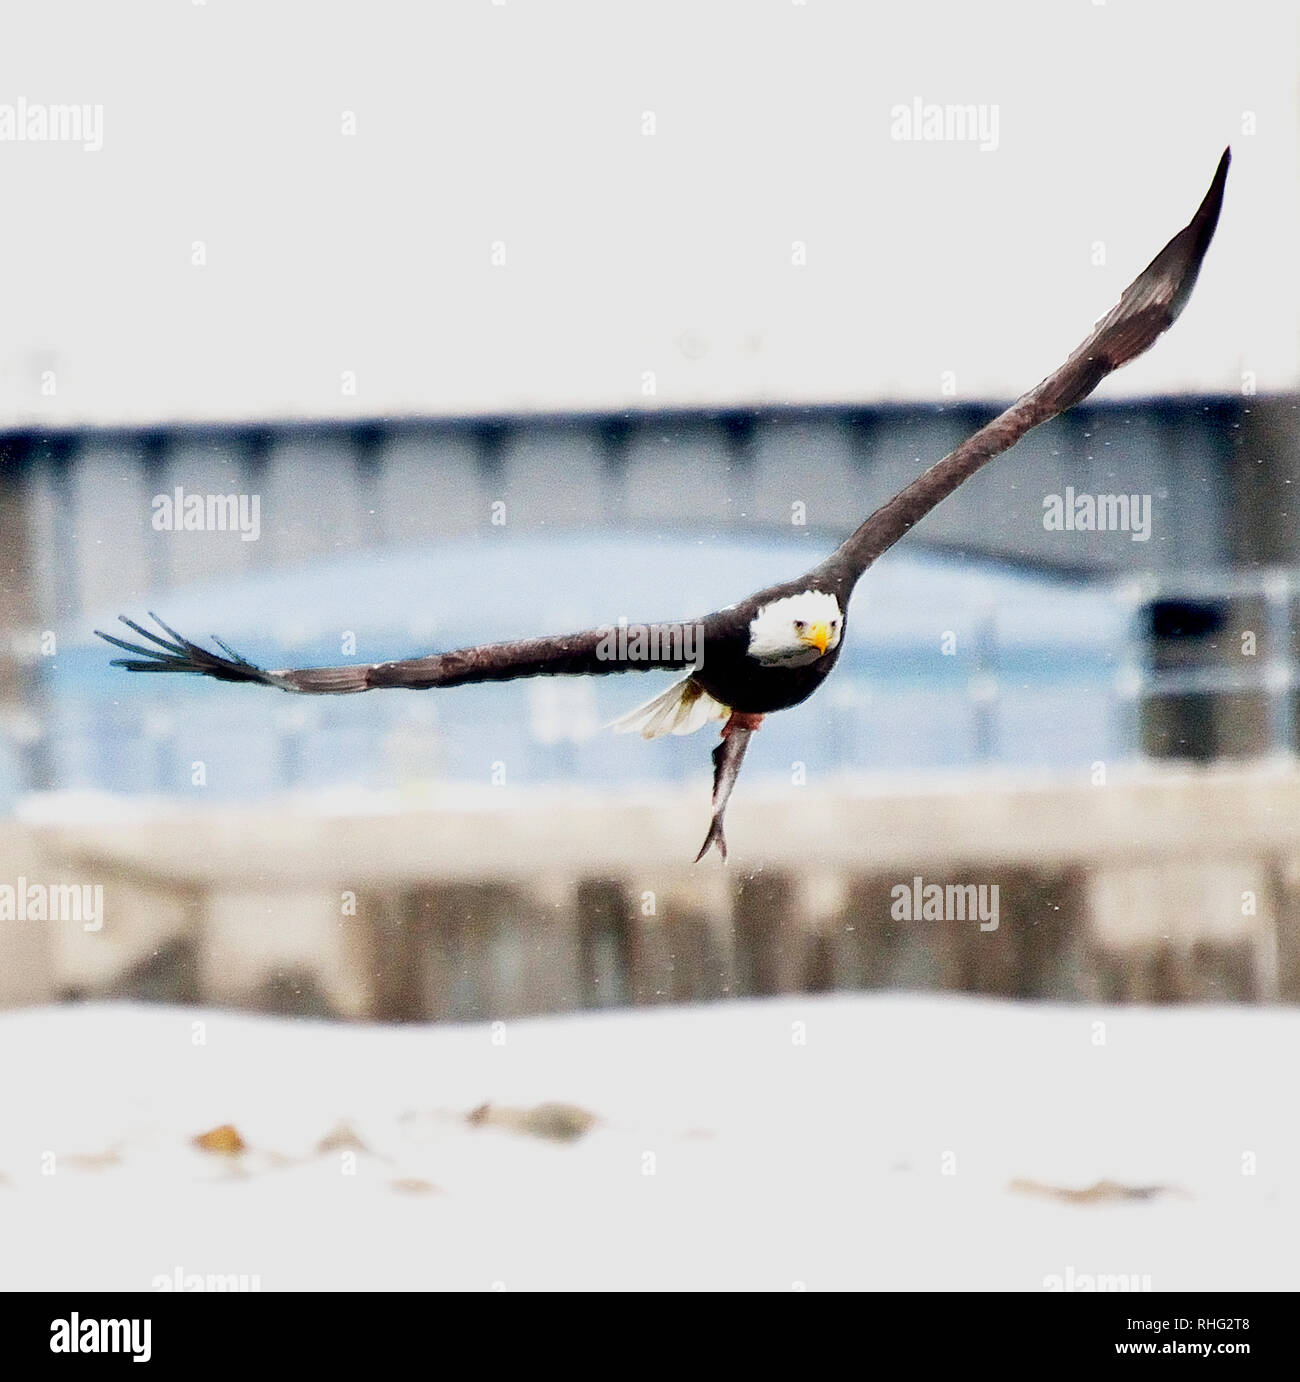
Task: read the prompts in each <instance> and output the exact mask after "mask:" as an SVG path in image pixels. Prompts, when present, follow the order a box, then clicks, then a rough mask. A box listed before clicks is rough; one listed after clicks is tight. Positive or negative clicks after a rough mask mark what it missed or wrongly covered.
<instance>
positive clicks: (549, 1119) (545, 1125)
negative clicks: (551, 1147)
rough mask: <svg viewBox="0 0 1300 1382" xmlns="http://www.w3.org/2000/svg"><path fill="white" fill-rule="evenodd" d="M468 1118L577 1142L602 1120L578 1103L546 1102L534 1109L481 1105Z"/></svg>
mask: <svg viewBox="0 0 1300 1382" xmlns="http://www.w3.org/2000/svg"><path fill="white" fill-rule="evenodd" d="M467 1121H468V1122H469V1123H470V1125H471V1126H472V1127H476V1128H482V1127H493V1128H505V1129H507V1130H508V1131H510V1132H522V1133H527V1134H528V1135H529V1136H530V1137H545V1138H547V1139H549V1140H550V1141H552V1142H576V1141H577V1140H578V1139H579V1138H580V1137H583V1136H585V1135H586V1134H587V1133H589V1132H590V1131H591V1130H592V1128H594V1127H595V1126H596V1124H597V1123H598V1122H599V1121H600V1120H599V1119H598V1118H597V1117H596V1115H595V1114H594V1113H588V1112H587V1110H586V1109H585V1108H579V1107H578V1106H577V1105H576V1104H560V1103H546V1104H537V1105H535V1106H534V1107H533V1108H498V1107H496V1106H495V1105H493V1104H480V1105H479V1106H478V1108H476V1109H475V1110H474V1111H473V1113H471V1114H469V1115H468V1118H467Z"/></svg>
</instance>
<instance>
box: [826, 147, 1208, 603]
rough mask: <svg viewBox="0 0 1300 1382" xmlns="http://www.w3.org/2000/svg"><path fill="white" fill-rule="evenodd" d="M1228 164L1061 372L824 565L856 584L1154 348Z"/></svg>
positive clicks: (1190, 281) (1183, 293)
mask: <svg viewBox="0 0 1300 1382" xmlns="http://www.w3.org/2000/svg"><path fill="white" fill-rule="evenodd" d="M1230 161H1231V152H1230V151H1229V150H1227V149H1225V150H1224V151H1223V157H1222V158H1221V159H1220V160H1219V166H1218V169H1217V170H1216V172H1215V174H1214V181H1213V182H1212V183H1211V184H1210V190H1209V191H1208V192H1207V193H1206V194H1205V197H1204V198H1203V199H1202V201H1201V205H1200V207H1199V208H1198V209H1197V212H1196V215H1195V216H1193V217H1192V219H1191V221H1190V222H1189V224H1188V225H1187V226H1186V227H1184V229H1182V230H1180V231H1179V232H1178V234H1177V235H1175V236H1174V238H1173V239H1172V240H1170V242H1169V243H1168V244H1167V245H1166V246H1165V247H1164V249H1162V250H1161V251H1160V253H1159V254H1157V255H1156V257H1155V258H1154V259H1153V260H1152V261H1151V262H1150V264H1148V265H1147V267H1146V268H1145V269H1144V270H1143V271H1142V272H1141V273H1140V274H1139V275H1138V277H1137V278H1136V279H1135V280H1134V281H1133V282H1132V283H1131V284H1130V285H1129V286H1128V287H1127V288H1126V289H1125V290H1124V292H1123V294H1122V295H1121V297H1120V300H1119V302H1118V303H1116V305H1115V306H1114V307H1113V308H1112V309H1111V310H1110V311H1109V312H1108V313H1107V314H1106V315H1105V316H1104V317H1102V319H1101V320H1100V321H1099V322H1098V323H1097V325H1096V326H1095V327H1094V328H1093V330H1092V333H1091V334H1090V335H1089V336H1088V338H1087V340H1085V341H1084V342H1083V344H1082V345H1080V346H1079V347H1078V348H1077V349H1076V350H1075V351H1074V352H1073V353H1072V354H1071V355H1070V357H1069V359H1068V360H1066V362H1065V364H1063V365H1062V366H1061V368H1060V369H1058V370H1057V371H1056V372H1055V373H1053V374H1050V375H1048V377H1047V378H1046V379H1044V380H1043V381H1042V383H1041V384H1039V385H1037V387H1035V388H1033V389H1031V390H1030V391H1029V392H1028V393H1027V394H1024V395H1023V396H1022V397H1021V398H1019V399H1017V400H1016V402H1015V403H1013V404H1012V405H1011V407H1009V408H1008V409H1007V410H1006V411H1005V412H1004V413H1002V414H1000V415H999V416H998V417H996V418H994V419H993V421H992V422H990V423H988V424H987V426H984V427H981V428H980V430H979V431H978V432H976V433H975V435H974V436H972V437H970V438H968V439H967V440H966V441H964V442H963V443H962V444H961V445H960V446H959V447H958V448H957V449H956V450H955V451H953V452H951V453H950V454H949V455H947V456H945V457H944V458H943V460H941V461H938V462H936V463H935V464H934V465H932V466H931V467H930V469H929V470H927V471H926V472H925V473H924V474H923V475H921V476H920V477H919V478H918V479H916V480H913V482H912V483H911V484H910V485H908V486H907V487H906V488H905V489H903V490H901V491H900V492H899V493H898V494H896V495H895V496H894V498H893V499H891V500H890V501H889V502H888V503H887V504H885V505H884V506H883V507H881V508H879V509H877V510H876V512H875V513H873V514H872V515H871V517H870V518H868V519H867V521H866V522H865V523H863V524H862V526H861V527H860V528H858V529H857V531H856V532H854V533H853V535H852V536H851V537H850V538H849V539H848V540H847V541H846V542H845V543H844V544H843V545H842V546H841V547H840V548H839V549H838V550H837V551H836V552H834V553H833V554H832V555H831V556H830V557H828V558H827V560H826V561H825V562H824V563H823V564H822V566H821V567H820V568H818V569H819V570H822V571H826V572H828V573H832V574H834V575H835V576H836V577H837V578H838V579H839V580H841V581H843V582H846V583H848V584H850V585H851V583H852V582H853V581H855V580H856V579H857V577H858V576H860V575H861V574H862V572H863V571H865V570H866V568H867V567H868V566H870V565H871V563H872V562H873V561H875V560H876V558H877V557H878V556H880V554H881V553H882V552H885V551H887V550H888V549H889V548H890V547H892V546H893V545H894V543H896V542H897V541H898V540H899V538H901V537H902V536H903V535H904V534H905V533H906V532H908V531H909V529H911V528H912V527H913V526H915V524H916V523H918V522H919V521H920V520H921V519H922V518H924V517H925V515H926V514H927V513H929V512H930V510H931V509H932V508H934V506H935V505H936V504H938V503H939V502H940V500H942V499H945V498H947V496H948V495H950V494H951V493H952V492H953V490H955V489H956V488H957V487H958V486H959V485H960V484H961V483H962V482H963V481H964V480H966V479H968V478H969V477H970V476H971V475H973V474H974V473H975V472H976V471H977V470H979V469H980V467H981V466H983V465H986V464H987V463H988V462H989V461H991V460H992V459H993V458H994V457H995V456H998V455H1000V454H1001V453H1002V452H1003V451H1005V450H1007V448H1008V447H1010V446H1014V445H1015V443H1016V442H1018V441H1019V440H1020V438H1021V437H1023V436H1024V435H1025V433H1026V432H1028V431H1029V430H1030V428H1032V427H1037V426H1038V425H1039V423H1041V422H1046V421H1047V420H1048V419H1049V418H1054V417H1056V416H1057V415H1058V414H1060V413H1063V412H1065V410H1066V409H1067V408H1072V407H1073V406H1074V405H1075V404H1076V403H1078V402H1080V401H1081V400H1083V399H1085V398H1087V396H1088V395H1089V394H1090V393H1091V392H1092V391H1093V390H1094V389H1095V388H1096V387H1097V385H1098V384H1100V383H1101V381H1102V380H1103V379H1105V377H1106V376H1107V375H1108V374H1110V373H1111V371H1112V370H1116V369H1118V368H1119V367H1120V366H1121V365H1124V364H1127V363H1128V361H1130V360H1132V359H1133V358H1134V357H1135V356H1138V355H1141V354H1142V352H1143V351H1144V350H1147V349H1148V348H1149V347H1150V346H1151V345H1153V344H1154V343H1155V341H1156V339H1157V338H1158V337H1159V336H1160V335H1161V333H1162V332H1164V331H1167V330H1168V329H1169V327H1171V326H1172V325H1173V324H1174V321H1175V320H1176V319H1177V317H1178V314H1179V313H1180V312H1181V311H1182V310H1183V307H1184V306H1185V305H1186V303H1187V299H1188V297H1189V296H1190V295H1191V291H1192V288H1193V286H1194V285H1195V283H1196V277H1197V275H1198V274H1199V273H1200V269H1201V262H1202V260H1203V259H1204V258H1205V251H1206V250H1207V249H1208V248H1209V245H1210V241H1211V240H1212V239H1213V238H1214V230H1215V227H1216V226H1217V225H1218V223H1219V210H1220V208H1221V207H1222V205H1223V188H1224V183H1225V182H1226V180H1227V176H1228V164H1229V162H1230Z"/></svg>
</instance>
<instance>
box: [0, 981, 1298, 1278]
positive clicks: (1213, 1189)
mask: <svg viewBox="0 0 1300 1382" xmlns="http://www.w3.org/2000/svg"><path fill="white" fill-rule="evenodd" d="M1298 1055H1300V1013H1295V1012H1290V1011H1285V1010H1278V1009H1240V1008H1237V1009H1226V1008H1183V1009H1176V1010H1175V1009H1164V1010H1159V1011H1156V1010H1149V1009H1134V1008H1124V1009H1121V1008H1090V1007H1082V1006H1031V1005H1024V1004H1010V1003H995V1002H986V1001H978V1000H968V999H960V998H933V997H919V996H902V995H889V996H853V997H840V996H835V997H818V998H783V999H776V1000H767V1001H753V1002H733V1003H728V1004H722V1005H716V1006H701V1007H690V1008H656V1009H653V1010H645V1009H642V1010H638V1011H631V1012H620V1013H611V1014H601V1015H585V1014H584V1015H581V1016H572V1017H564V1018H548V1019H538V1020H530V1021H525V1022H511V1023H508V1024H504V1025H502V1026H498V1027H493V1026H492V1025H491V1024H482V1025H473V1026H454V1027H450V1026H443V1027H403V1028H394V1027H389V1028H380V1027H361V1026H341V1025H327V1024H317V1023H310V1022H301V1021H285V1020H280V1019H274V1018H265V1017H250V1016H241V1015H233V1014H229V1013H225V1012H216V1011H202V1010H192V1009H181V1008H161V1007H152V1008H146V1007H139V1006H118V1005H99V1006H86V1007H69V1008H57V1009H56V1008H50V1009H39V1010H28V1011H15V1012H9V1013H5V1014H0V1062H2V1064H0V1235H2V1237H3V1243H4V1251H3V1252H0V1287H3V1288H6V1289H12V1288H20V1289H21V1288H29V1287H47V1288H70V1287H78V1288H84V1287H113V1288H126V1289H133V1288H140V1289H149V1288H150V1287H151V1286H152V1285H154V1283H155V1280H156V1278H159V1277H167V1278H170V1279H171V1280H173V1281H175V1280H176V1279H177V1278H178V1276H179V1277H181V1278H184V1277H187V1276H206V1275H207V1274H214V1275H217V1276H225V1275H228V1274H229V1275H236V1276H237V1275H242V1276H245V1277H247V1278H250V1281H251V1279H252V1278H257V1284H258V1285H259V1287H260V1289H262V1290H276V1289H286V1288H342V1289H355V1288H373V1287H385V1288H430V1287H458V1288H469V1289H492V1288H493V1287H494V1286H495V1287H496V1288H497V1289H506V1290H516V1289H528V1288H539V1287H553V1288H577V1287H588V1288H625V1287H651V1288H669V1289H696V1288H715V1287H733V1288H771V1289H778V1290H789V1289H791V1288H797V1286H798V1285H799V1284H802V1285H803V1286H806V1288H807V1289H809V1290H817V1289H835V1288H892V1287H899V1288H953V1287H961V1288H973V1289H1023V1290H1042V1289H1044V1286H1045V1283H1047V1282H1049V1281H1050V1280H1051V1279H1053V1278H1057V1279H1059V1283H1073V1284H1075V1285H1076V1286H1078V1285H1079V1284H1080V1283H1081V1282H1084V1281H1086V1280H1087V1279H1088V1278H1092V1277H1096V1276H1105V1277H1114V1278H1123V1279H1124V1281H1125V1282H1129V1281H1130V1278H1131V1279H1132V1280H1131V1283H1130V1284H1132V1285H1134V1286H1138V1287H1141V1286H1143V1285H1145V1284H1147V1282H1146V1278H1149V1285H1150V1287H1151V1288H1153V1289H1155V1290H1174V1289H1188V1288H1226V1287H1243V1288H1289V1289H1293V1290H1294V1289H1296V1288H1297V1287H1300V1265H1297V1257H1298V1254H1297V1251H1296V1248H1295V1244H1296V1242H1297V1241H1298V1240H1300V1232H1298V1230H1300V1194H1298V1188H1297V1182H1298V1180H1300V1116H1298V1115H1297V1112H1296V1100H1295V1095H1294V1090H1295V1078H1294V1072H1295V1069H1296V1066H1297V1056H1298ZM557 1101H559V1102H563V1103H564V1104H568V1105H572V1106H574V1109H575V1110H583V1111H585V1112H586V1113H587V1114H590V1115H593V1116H594V1118H595V1120H596V1121H595V1122H594V1123H593V1124H592V1126H591V1127H590V1128H589V1129H588V1130H587V1131H585V1132H584V1131H582V1125H583V1119H582V1117H581V1116H580V1115H579V1114H578V1113H577V1112H576V1111H571V1112H567V1113H566V1112H564V1111H560V1112H558V1113H556V1112H554V1111H552V1112H551V1113H549V1114H545V1115H542V1116H540V1117H537V1116H530V1115H529V1114H528V1113H527V1112H526V1111H527V1110H531V1109H534V1108H535V1107H536V1106H537V1105H539V1104H543V1103H554V1102H557ZM485 1103H486V1104H488V1105H489V1106H490V1107H489V1109H488V1111H487V1112H486V1113H484V1112H482V1106H483V1105H484V1104H485ZM476 1109H478V1110H480V1113H479V1115H478V1118H477V1119H476V1120H471V1119H470V1118H469V1116H468V1115H470V1114H471V1113H472V1112H473V1111H474V1110H476ZM227 1123H228V1124H232V1125H233V1126H234V1128H235V1129H236V1130H237V1132H238V1134H239V1137H240V1138H241V1139H242V1140H243V1142H244V1143H246V1144H247V1150H246V1151H245V1152H243V1153H240V1154H237V1155H221V1154H219V1153H216V1152H212V1151H205V1150H203V1149H201V1148H200V1147H198V1146H196V1145H195V1144H194V1141H193V1139H194V1138H195V1137H196V1136H197V1135H200V1134H203V1133H206V1132H208V1131H209V1130H211V1129H213V1128H215V1127H217V1126H218V1125H222V1124H227ZM557 1125H558V1127H557ZM557 1130H558V1131H566V1130H567V1131H570V1132H571V1133H573V1134H574V1136H572V1137H570V1138H569V1140H562V1139H560V1138H557V1137H554V1136H544V1135H538V1133H539V1132H541V1133H546V1132H555V1131H557ZM51 1154H52V1156H51ZM1103 1181H1108V1182H1113V1183H1114V1184H1115V1186H1116V1187H1120V1186H1122V1187H1129V1188H1131V1189H1133V1190H1140V1191H1142V1192H1144V1193H1143V1195H1142V1196H1141V1197H1130V1198H1125V1197H1124V1195H1123V1193H1122V1192H1121V1191H1119V1190H1118V1189H1116V1190H1113V1191H1106V1190H1103V1191H1101V1192H1098V1193H1097V1195H1096V1197H1095V1199H1093V1200H1089V1201H1085V1202H1072V1201H1070V1200H1069V1199H1063V1198H1060V1197H1058V1196H1057V1195H1055V1194H1054V1193H1052V1192H1053V1190H1054V1189H1055V1188H1062V1189H1069V1188H1071V1187H1073V1188H1076V1189H1083V1188H1086V1187H1089V1186H1092V1185H1095V1184H1096V1183H1098V1182H1103ZM1017 1183H1019V1184H1017ZM1146 1192H1150V1193H1146ZM1053 1284H1058V1283H1053Z"/></svg>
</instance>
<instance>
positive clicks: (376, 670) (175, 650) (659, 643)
mask: <svg viewBox="0 0 1300 1382" xmlns="http://www.w3.org/2000/svg"><path fill="white" fill-rule="evenodd" d="M120 617H121V619H122V623H124V624H125V625H126V626H127V627H128V628H129V629H132V630H133V631H134V632H135V633H137V634H138V635H139V636H140V637H141V638H144V639H147V640H148V644H152V645H153V646H148V644H139V643H128V642H126V641H125V640H124V639H121V638H115V637H113V636H112V635H111V634H106V633H99V630H98V629H97V630H96V633H97V634H99V637H100V638H102V639H104V641H105V642H107V643H111V644H113V646H114V647H117V648H121V649H122V650H123V651H124V652H127V653H130V654H131V657H129V658H116V659H114V662H113V665H114V666H115V667H125V668H126V670H127V671H128V672H182V673H186V672H187V673H194V674H198V675H201V676H208V677H215V678H216V679H217V680H218V681H244V682H256V683H259V684H260V685H263V686H278V687H279V688H280V689H281V690H282V691H300V692H305V693H308V694H314V695H347V694H349V693H352V692H357V691H373V690H376V689H377V688H380V687H406V688H408V689H410V690H414V691H423V690H429V689H430V688H432V687H442V686H463V685H465V684H467V683H471V682H483V681H512V680H514V679H515V678H516V677H537V676H598V675H602V674H609V673H614V672H629V671H640V672H648V671H654V670H657V669H660V670H661V669H664V668H668V669H680V668H685V667H688V666H691V665H692V663H693V659H690V658H687V657H686V656H685V654H684V652H683V653H681V655H678V652H679V650H680V644H681V640H680V637H677V638H676V639H674V633H675V632H676V631H677V630H678V629H679V627H680V626H675V625H650V626H648V627H647V638H646V641H645V645H643V648H642V650H641V651H640V652H638V655H637V656H636V657H635V658H634V659H629V658H628V657H623V658H622V659H620V657H619V650H620V644H619V641H618V639H617V638H616V637H613V636H612V635H613V631H612V630H611V629H609V628H600V629H588V630H586V631H585V632H583V633H572V634H559V635H557V636H555V637H551V638H525V639H520V640H519V641H518V642H514V643H485V644H482V645H480V646H478V647H474V648H458V649H456V650H455V651H454V652H446V653H434V654H433V655H432V656H430V657H418V658H407V659H404V660H403V661H400V662H374V663H369V664H363V663H358V664H356V665H353V666H345V667H300V668H289V669H286V670H284V671H266V670H264V669H263V668H261V667H257V666H255V665H254V664H253V663H251V662H249V661H248V659H247V658H244V657H241V656H240V655H239V654H238V653H236V652H235V651H234V650H233V649H231V648H228V647H227V646H226V645H225V644H224V643H222V642H221V640H220V639H219V638H216V637H214V638H213V642H214V643H217V644H218V645H219V646H220V647H221V649H222V653H221V654H217V653H214V652H211V651H210V650H209V649H207V648H202V647H200V646H199V645H198V644H197V643H191V642H190V640H189V639H188V638H183V637H181V635H180V634H178V633H176V632H175V630H173V629H170V628H168V627H167V625H166V624H164V623H163V621H162V620H161V619H159V618H158V616H157V615H156V614H153V615H151V616H150V617H151V618H152V619H153V620H154V622H155V623H156V624H157V625H158V626H159V628H161V629H162V630H163V632H164V633H166V634H167V635H169V637H168V638H161V637H159V635H158V634H156V633H151V632H150V631H149V630H148V629H146V628H142V627H141V626H140V625H139V624H137V623H134V622H133V621H132V620H130V619H127V618H126V617H125V616H124V615H123V616H120ZM656 630H659V631H661V635H662V636H660V637H659V638H658V639H657V640H656V639H655V638H654V637H653V634H654V632H655V631H656ZM622 646H623V649H624V650H626V646H627V645H626V642H625V643H624V644H623V645H622ZM645 647H649V648H651V649H656V648H657V649H658V651H657V652H654V653H653V655H648V654H647V655H641V654H642V653H643V652H644V648H645Z"/></svg>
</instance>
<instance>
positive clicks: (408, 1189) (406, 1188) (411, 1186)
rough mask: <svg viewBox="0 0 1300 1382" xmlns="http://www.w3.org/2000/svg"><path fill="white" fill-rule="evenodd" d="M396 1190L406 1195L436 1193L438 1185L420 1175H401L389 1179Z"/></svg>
mask: <svg viewBox="0 0 1300 1382" xmlns="http://www.w3.org/2000/svg"><path fill="white" fill-rule="evenodd" d="M389 1184H390V1185H391V1186H392V1187H393V1189H394V1190H397V1191H400V1192H401V1193H402V1194H404V1195H436V1194H438V1193H439V1191H438V1187H437V1186H436V1185H434V1183H433V1182H432V1181H431V1180H421V1179H420V1178H419V1177H418V1176H401V1177H399V1178H398V1179H397V1180H393V1181H389Z"/></svg>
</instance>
